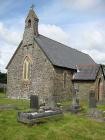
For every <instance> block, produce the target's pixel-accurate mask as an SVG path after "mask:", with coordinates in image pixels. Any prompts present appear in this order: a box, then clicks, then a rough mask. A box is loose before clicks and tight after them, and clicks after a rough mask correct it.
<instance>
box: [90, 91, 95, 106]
mask: <svg viewBox="0 0 105 140" xmlns="http://www.w3.org/2000/svg"><path fill="white" fill-rule="evenodd" d="M89 107H90V108H96V98H95V91H94V90H90V92H89Z"/></svg>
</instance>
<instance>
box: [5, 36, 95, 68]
mask: <svg viewBox="0 0 105 140" xmlns="http://www.w3.org/2000/svg"><path fill="white" fill-rule="evenodd" d="M34 39H35V42H36V43H37V44H38V45H39V47H40V48H41V49H42V51H43V52H44V53H45V55H46V56H47V58H48V59H49V60H50V62H51V63H52V64H53V65H55V66H59V67H63V68H69V69H73V70H76V69H77V68H76V65H80V64H83V65H87V64H88V65H89V64H90V65H94V64H96V63H95V62H94V60H93V59H92V58H91V57H90V56H89V55H88V54H85V53H82V52H80V51H78V50H76V49H73V48H71V47H68V46H66V45H64V44H61V43H59V42H57V41H54V40H52V39H50V38H47V37H45V36H43V35H40V34H39V35H38V36H37V37H35V38H34ZM21 45H22V41H21V43H20V45H19V47H18V48H17V50H16V51H15V53H14V55H13V56H12V58H11V60H10V61H9V63H8V65H7V67H6V69H8V66H9V65H10V63H11V61H12V60H13V58H14V57H15V54H16V53H17V51H18V49H19V48H20V47H21Z"/></svg>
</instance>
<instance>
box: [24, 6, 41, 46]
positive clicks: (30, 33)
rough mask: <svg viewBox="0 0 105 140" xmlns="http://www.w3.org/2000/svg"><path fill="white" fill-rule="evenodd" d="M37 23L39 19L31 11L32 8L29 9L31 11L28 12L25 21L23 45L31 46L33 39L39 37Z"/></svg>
mask: <svg viewBox="0 0 105 140" xmlns="http://www.w3.org/2000/svg"><path fill="white" fill-rule="evenodd" d="M38 22H39V19H38V17H37V15H36V14H35V12H34V10H33V7H31V9H30V10H29V13H28V16H27V18H26V20H25V30H24V34H23V45H28V44H33V41H34V37H37V36H38V35H39V33H38Z"/></svg>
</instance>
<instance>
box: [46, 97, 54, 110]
mask: <svg viewBox="0 0 105 140" xmlns="http://www.w3.org/2000/svg"><path fill="white" fill-rule="evenodd" d="M55 106H56V105H55V101H54V97H53V96H50V97H48V101H47V107H48V108H51V109H54V108H55Z"/></svg>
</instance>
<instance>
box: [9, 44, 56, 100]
mask: <svg viewBox="0 0 105 140" xmlns="http://www.w3.org/2000/svg"><path fill="white" fill-rule="evenodd" d="M26 56H28V57H29V58H30V59H31V62H32V63H31V72H30V77H31V78H30V80H28V81H24V80H23V62H24V59H25V57H26ZM7 77H8V78H7V81H8V82H7V91H8V92H7V95H8V97H11V98H29V97H30V95H31V94H35V95H38V96H39V97H40V101H41V102H44V100H47V98H48V97H49V96H50V95H52V94H53V93H54V88H53V83H54V82H53V80H54V68H53V66H52V64H51V63H50V61H49V60H48V59H47V57H46V56H45V55H44V53H43V51H42V50H41V49H40V47H39V46H38V45H37V44H36V43H34V45H32V46H27V47H24V46H21V47H20V48H19V49H18V51H17V53H16V55H15V57H14V58H13V60H12V62H11V64H10V65H9V67H8V76H7Z"/></svg>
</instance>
